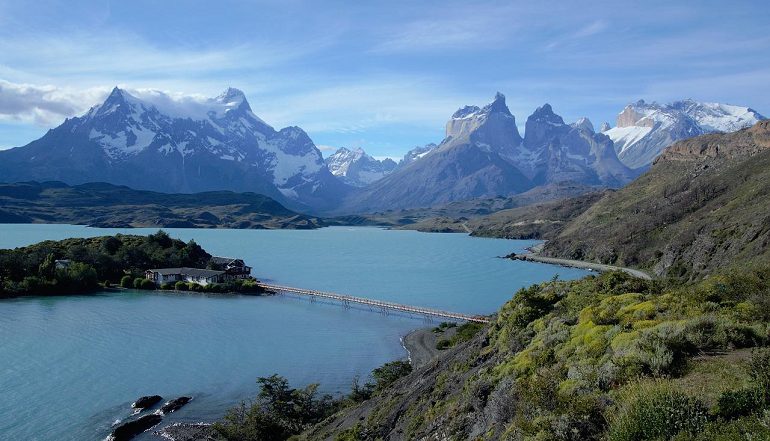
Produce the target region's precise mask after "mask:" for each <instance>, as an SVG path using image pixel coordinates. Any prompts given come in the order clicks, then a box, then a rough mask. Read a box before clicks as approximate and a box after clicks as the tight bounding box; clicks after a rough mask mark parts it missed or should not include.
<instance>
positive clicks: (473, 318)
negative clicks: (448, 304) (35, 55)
mask: <svg viewBox="0 0 770 441" xmlns="http://www.w3.org/2000/svg"><path fill="white" fill-rule="evenodd" d="M259 286H260V287H262V288H264V289H267V290H271V291H279V292H280V291H284V292H291V293H296V294H302V295H307V296H313V297H321V298H326V299H331V300H337V301H340V302H346V303H357V304H360V305H367V306H373V307H378V308H383V309H389V310H393V311H402V312H408V313H413V314H422V315H427V316H433V317H443V318H449V319H454V320H464V321H468V322H475V323H489V319H488V318H486V317H484V316H479V315H469V314H462V313H459V312H451V311H443V310H440V309H433V308H426V307H422V306H412V305H405V304H401V303H393V302H386V301H382V300H374V299H367V298H365V297H355V296H350V295H346V294H337V293H333V292H327V291H317V290H312V289H305V288H295V287H292V286H282V285H273V284H268V283H260V284H259Z"/></svg>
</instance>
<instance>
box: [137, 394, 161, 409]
mask: <svg viewBox="0 0 770 441" xmlns="http://www.w3.org/2000/svg"><path fill="white" fill-rule="evenodd" d="M162 399H163V397H161V396H160V395H147V396H144V397H141V398H139V399H138V400H136V401H134V404H132V405H131V407H133V408H134V409H147V408H149V407H152V406H154V405H156V404H158V403H159V402H160V400H162Z"/></svg>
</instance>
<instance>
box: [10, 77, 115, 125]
mask: <svg viewBox="0 0 770 441" xmlns="http://www.w3.org/2000/svg"><path fill="white" fill-rule="evenodd" d="M108 92H109V89H107V88H103V87H93V88H86V89H73V88H61V87H56V86H52V85H43V86H39V85H33V84H16V83H11V82H9V81H4V80H0V120H4V121H17V122H27V123H33V124H37V125H41V126H51V125H52V124H58V123H60V122H61V120H62V119H64V118H67V117H70V116H73V115H76V114H79V113H82V112H84V111H85V110H86V109H88V108H89V107H90V106H91V105H93V104H95V103H96V102H98V101H100V100H101V99H103V98H104V96H106V94H107V93H108Z"/></svg>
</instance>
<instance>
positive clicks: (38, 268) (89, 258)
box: [0, 231, 211, 297]
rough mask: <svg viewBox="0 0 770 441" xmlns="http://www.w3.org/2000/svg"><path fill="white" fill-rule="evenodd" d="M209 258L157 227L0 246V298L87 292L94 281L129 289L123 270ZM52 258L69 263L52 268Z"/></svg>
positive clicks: (192, 264) (203, 262) (193, 264)
mask: <svg viewBox="0 0 770 441" xmlns="http://www.w3.org/2000/svg"><path fill="white" fill-rule="evenodd" d="M210 258H211V256H210V255H209V254H208V253H206V252H205V251H204V250H203V249H202V248H201V247H200V246H199V245H198V244H196V243H195V242H194V241H190V242H188V243H184V242H182V241H180V240H177V239H172V238H171V237H169V235H168V234H167V233H165V232H163V231H159V232H157V233H155V234H152V235H150V236H133V235H122V234H117V235H115V236H104V237H93V238H73V239H65V240H61V241H44V242H40V243H38V244H35V245H30V246H27V247H23V248H17V249H13V250H0V297H14V296H23V295H59V294H68V293H73V292H88V291H92V290H95V289H97V288H98V286H99V285H98V283H95V282H94V280H118V279H120V280H121V286H123V287H124V288H129V287H134V283H133V282H134V279H133V278H132V277H130V276H126V274H141V273H143V272H144V271H145V270H146V269H148V268H163V267H182V266H187V267H193V268H196V267H197V268H201V267H204V266H205V265H206V262H208V261H209V259H210ZM56 260H69V261H70V264H69V265H68V266H67V267H65V268H61V269H56V264H55V262H56ZM126 277H128V278H126Z"/></svg>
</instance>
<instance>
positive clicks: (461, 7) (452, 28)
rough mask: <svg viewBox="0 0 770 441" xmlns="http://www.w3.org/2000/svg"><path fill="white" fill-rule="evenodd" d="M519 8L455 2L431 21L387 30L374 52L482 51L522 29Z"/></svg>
mask: <svg viewBox="0 0 770 441" xmlns="http://www.w3.org/2000/svg"><path fill="white" fill-rule="evenodd" d="M516 9H517V8H516V7H515V5H512V4H502V5H495V4H487V5H485V4H482V3H464V4H463V3H455V4H453V5H452V6H450V7H446V8H440V9H437V11H439V12H437V13H436V14H435V15H433V16H431V17H430V18H427V19H416V20H412V21H411V22H407V23H405V24H404V23H398V24H393V25H392V27H391V28H389V29H387V28H386V30H385V31H384V33H383V35H382V36H381V38H380V39H378V43H376V44H375V46H374V47H373V48H372V52H381V53H393V52H420V51H429V50H437V49H467V48H475V49H477V50H478V49H482V48H483V46H484V45H490V44H492V43H498V42H501V41H504V40H505V39H506V38H508V37H509V36H510V35H511V34H512V33H513V32H515V31H517V30H518V26H517V20H516V17H517V14H516Z"/></svg>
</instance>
